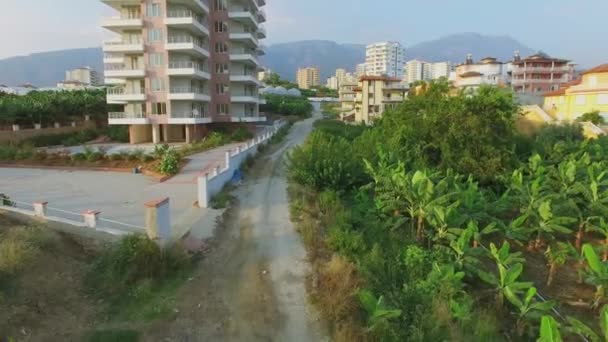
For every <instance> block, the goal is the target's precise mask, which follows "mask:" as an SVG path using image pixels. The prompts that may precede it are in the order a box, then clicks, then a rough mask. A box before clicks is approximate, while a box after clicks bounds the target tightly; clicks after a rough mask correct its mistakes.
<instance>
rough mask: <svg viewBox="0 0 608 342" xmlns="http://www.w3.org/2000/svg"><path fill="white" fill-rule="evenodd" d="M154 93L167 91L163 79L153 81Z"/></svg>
mask: <svg viewBox="0 0 608 342" xmlns="http://www.w3.org/2000/svg"><path fill="white" fill-rule="evenodd" d="M151 82H152V91H163V90H165V84H164V82H163V79H161V78H153V79H152V81H151Z"/></svg>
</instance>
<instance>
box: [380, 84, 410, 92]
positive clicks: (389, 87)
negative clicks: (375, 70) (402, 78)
mask: <svg viewBox="0 0 608 342" xmlns="http://www.w3.org/2000/svg"><path fill="white" fill-rule="evenodd" d="M409 88H410V87H409V86H408V85H407V84H404V83H389V84H386V85H384V87H383V88H382V89H383V90H403V91H407V90H409Z"/></svg>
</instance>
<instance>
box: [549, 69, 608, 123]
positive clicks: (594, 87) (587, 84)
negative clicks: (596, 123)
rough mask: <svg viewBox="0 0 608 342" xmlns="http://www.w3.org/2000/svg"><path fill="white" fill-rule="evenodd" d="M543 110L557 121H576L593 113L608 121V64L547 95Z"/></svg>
mask: <svg viewBox="0 0 608 342" xmlns="http://www.w3.org/2000/svg"><path fill="white" fill-rule="evenodd" d="M543 109H544V110H545V111H546V112H547V113H549V115H551V116H553V117H554V118H555V119H556V120H557V121H574V120H576V119H577V118H578V117H580V116H581V115H583V114H585V113H589V112H593V111H598V112H600V115H602V116H604V117H605V118H607V119H608V64H602V65H599V66H597V67H595V68H592V69H589V70H587V71H585V72H583V73H582V78H581V79H580V80H576V81H573V82H570V83H567V84H565V85H564V86H563V87H562V88H560V89H558V90H556V91H553V92H549V93H546V94H545V101H544V105H543Z"/></svg>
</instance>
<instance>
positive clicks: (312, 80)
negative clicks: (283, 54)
mask: <svg viewBox="0 0 608 342" xmlns="http://www.w3.org/2000/svg"><path fill="white" fill-rule="evenodd" d="M296 79H297V81H298V88H300V89H310V88H313V87H315V86H318V85H320V84H321V72H320V71H319V68H317V67H308V68H301V69H298V73H297V75H296Z"/></svg>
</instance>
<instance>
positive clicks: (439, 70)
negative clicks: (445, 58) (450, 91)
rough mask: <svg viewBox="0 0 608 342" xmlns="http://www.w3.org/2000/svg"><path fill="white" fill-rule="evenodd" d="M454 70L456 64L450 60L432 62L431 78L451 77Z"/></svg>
mask: <svg viewBox="0 0 608 342" xmlns="http://www.w3.org/2000/svg"><path fill="white" fill-rule="evenodd" d="M453 71H454V66H453V65H452V63H450V62H437V63H433V64H431V78H432V79H434V80H438V79H440V78H442V77H445V78H449V77H450V73H451V72H453Z"/></svg>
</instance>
